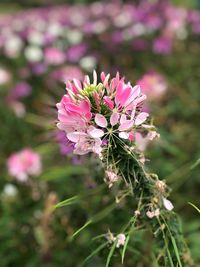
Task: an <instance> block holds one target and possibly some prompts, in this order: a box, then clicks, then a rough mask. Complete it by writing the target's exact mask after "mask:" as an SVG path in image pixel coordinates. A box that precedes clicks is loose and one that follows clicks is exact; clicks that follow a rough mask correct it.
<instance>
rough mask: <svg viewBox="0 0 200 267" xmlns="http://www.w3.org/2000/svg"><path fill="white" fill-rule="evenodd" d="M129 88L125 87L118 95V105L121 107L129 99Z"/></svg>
mask: <svg viewBox="0 0 200 267" xmlns="http://www.w3.org/2000/svg"><path fill="white" fill-rule="evenodd" d="M131 89H132V88H131V87H126V88H125V89H124V90H123V93H122V94H121V95H120V99H119V101H120V105H121V106H122V107H123V106H124V105H125V103H126V102H127V101H128V100H129V99H130V95H131Z"/></svg>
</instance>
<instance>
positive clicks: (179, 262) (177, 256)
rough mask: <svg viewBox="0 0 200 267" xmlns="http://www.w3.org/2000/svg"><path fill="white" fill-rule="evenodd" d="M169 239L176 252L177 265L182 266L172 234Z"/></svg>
mask: <svg viewBox="0 0 200 267" xmlns="http://www.w3.org/2000/svg"><path fill="white" fill-rule="evenodd" d="M171 240H172V244H173V247H174V251H175V254H176V258H177V260H178V264H179V267H183V266H182V263H181V260H180V256H179V252H178V248H177V245H176V241H175V239H174V237H173V236H171Z"/></svg>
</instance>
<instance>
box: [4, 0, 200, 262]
mask: <svg viewBox="0 0 200 267" xmlns="http://www.w3.org/2000/svg"><path fill="white" fill-rule="evenodd" d="M199 8H200V3H199V1H197V0H174V1H168V0H160V1H156V0H138V1H117V0H116V1H115V0H113V1H100V2H94V1H86V0H79V1H78V0H77V1H72V0H71V1H64V0H57V1H53V0H18V1H11V0H10V1H9V0H4V1H3V0H1V2H0V125H1V127H0V129H1V131H0V170H1V172H0V199H1V202H0V214H1V215H0V257H1V260H0V266H2V267H11V266H15V267H21V266H26V267H35V266H41V267H43V266H51V267H58V266H59V267H60V266H63V267H74V266H94V264H95V266H96V267H101V266H105V255H107V253H108V250H107V251H102V252H101V253H100V254H102V255H98V256H94V257H93V258H91V259H90V260H89V261H88V262H87V263H86V264H85V265H83V264H82V263H83V261H84V259H85V258H86V257H87V256H88V255H89V254H90V253H91V252H92V249H94V247H95V246H96V243H98V241H94V240H93V237H95V236H96V235H99V234H101V233H105V232H107V231H108V225H112V227H113V229H114V230H116V229H118V224H119V222H121V221H123V218H124V217H125V216H129V214H126V213H125V214H123V215H122V214H121V213H120V212H119V211H120V210H123V203H122V205H121V206H120V207H118V210H117V211H113V212H112V213H110V211H108V210H106V209H105V210H104V209H103V208H105V207H107V206H109V204H110V198H109V197H108V194H109V190H108V189H106V188H105V187H104V188H102V186H101V185H102V184H103V178H102V177H103V174H102V170H101V167H100V164H99V162H98V160H97V159H96V158H95V157H94V156H87V157H81V158H80V157H78V156H76V157H75V156H73V155H72V150H73V147H72V144H71V143H70V142H69V141H68V140H67V139H66V137H65V135H64V133H62V132H58V131H57V129H56V116H57V115H56V108H55V104H56V103H57V102H59V100H60V98H61V96H62V95H63V94H64V89H65V84H64V82H65V81H67V80H68V79H72V78H77V79H82V77H83V75H84V74H89V75H91V73H92V71H93V69H96V70H97V71H98V72H100V71H105V72H109V73H111V74H115V73H116V71H120V73H121V75H124V76H125V77H126V78H127V80H130V81H131V82H132V84H140V85H141V86H142V89H143V92H144V93H146V94H147V96H148V101H147V103H146V107H145V109H146V110H147V111H149V112H150V113H151V114H152V116H153V120H154V124H155V125H156V126H157V128H158V132H159V133H160V135H161V137H160V139H159V140H157V141H155V142H153V143H152V144H151V145H150V144H148V143H147V141H146V140H144V139H142V138H141V140H139V142H138V146H140V149H141V150H142V151H144V153H145V155H146V157H147V158H148V159H149V160H148V162H147V167H148V168H149V171H151V172H155V173H157V174H158V175H159V177H160V178H161V179H164V180H166V182H167V183H168V184H169V185H170V186H171V188H172V192H171V200H172V202H173V203H174V206H175V211H177V212H178V213H179V214H180V216H181V219H182V225H183V232H184V235H185V237H186V240H187V242H188V245H189V247H190V249H191V253H192V257H193V259H194V260H195V261H196V263H197V265H196V266H200V265H198V264H200V253H199V247H200V216H199V214H198V213H197V211H196V210H195V209H193V207H191V206H190V205H189V204H188V202H192V203H194V204H195V205H197V206H198V207H200V200H199V192H200V171H199V166H200V165H199V163H200V160H199V159H200V138H199V137H200V127H199V125H200V124H199V123H200V89H199V84H200V60H199V58H200V10H199ZM27 158H29V161H28V162H27V161H26V159H27ZM21 161H23V162H25V165H26V166H25V167H26V168H28V172H27V173H26V171H25V169H24V168H25V167H24V166H23V168H22V166H21V165H20V164H21V163H20V162H21ZM27 166H28V167H27ZM80 193H81V194H82V197H81V198H80V199H79V201H77V202H76V203H73V205H71V206H67V207H63V208H60V209H56V210H55V211H53V210H52V207H53V206H54V205H56V203H58V202H59V201H62V200H65V199H67V198H70V197H72V196H74V195H79V194H80ZM88 194H89V196H90V201H88ZM101 209H102V211H103V212H102V214H101V216H100V219H99V220H98V221H97V223H96V224H95V225H92V226H90V227H88V228H86V229H85V230H84V231H83V232H82V233H80V235H79V236H78V237H77V238H75V239H74V240H72V239H71V235H72V234H73V233H74V232H75V231H76V230H77V229H78V228H79V227H80V226H82V225H83V224H84V223H85V221H86V220H87V219H88V218H90V217H91V216H93V215H94V214H96V213H97V212H98V211H99V210H101ZM143 240H144V236H143V235H142V234H141V233H139V234H138V235H137V234H136V236H135V237H134V238H133V240H131V242H130V251H128V252H127V261H126V264H125V265H121V264H120V263H119V262H120V261H118V260H117V258H116V259H115V258H114V260H113V263H112V265H111V266H114V267H120V266H127V267H128V266H136V267H151V264H150V262H151V260H150V259H151V255H150V253H149V244H144V241H143ZM97 245H98V244H97ZM150 249H151V248H150ZM129 253H130V254H129ZM131 253H133V254H131ZM133 255H134V256H133ZM152 266H153V265H152Z"/></svg>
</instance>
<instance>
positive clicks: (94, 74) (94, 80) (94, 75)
mask: <svg viewBox="0 0 200 267" xmlns="http://www.w3.org/2000/svg"><path fill="white" fill-rule="evenodd" d="M93 84H94V85H95V86H96V85H97V73H96V71H95V70H94V71H93Z"/></svg>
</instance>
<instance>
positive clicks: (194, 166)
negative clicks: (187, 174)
mask: <svg viewBox="0 0 200 267" xmlns="http://www.w3.org/2000/svg"><path fill="white" fill-rule="evenodd" d="M199 164H200V158H199V159H198V160H197V161H196V162H195V163H194V164H193V165H192V166H191V168H190V169H191V170H193V169H194V168H196V167H197V166H198V165H199Z"/></svg>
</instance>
